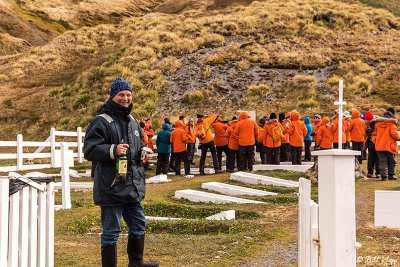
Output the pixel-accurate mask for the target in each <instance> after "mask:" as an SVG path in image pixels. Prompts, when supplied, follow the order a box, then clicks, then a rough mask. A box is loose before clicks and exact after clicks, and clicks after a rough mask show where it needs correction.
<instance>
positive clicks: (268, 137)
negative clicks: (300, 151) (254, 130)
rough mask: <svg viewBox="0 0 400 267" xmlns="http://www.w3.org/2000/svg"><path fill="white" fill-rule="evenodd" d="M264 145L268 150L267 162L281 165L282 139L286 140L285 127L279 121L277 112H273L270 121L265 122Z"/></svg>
mask: <svg viewBox="0 0 400 267" xmlns="http://www.w3.org/2000/svg"><path fill="white" fill-rule="evenodd" d="M261 134H263V135H264V138H263V140H264V146H265V147H266V150H267V153H266V154H267V164H273V165H279V164H280V156H281V154H280V147H281V145H282V143H281V142H282V141H284V140H285V138H286V137H285V135H284V133H283V127H282V125H281V124H280V123H279V122H278V120H277V117H276V114H275V113H273V112H272V113H271V114H270V116H269V120H268V122H267V123H266V124H265V127H264V131H263V132H262V133H261Z"/></svg>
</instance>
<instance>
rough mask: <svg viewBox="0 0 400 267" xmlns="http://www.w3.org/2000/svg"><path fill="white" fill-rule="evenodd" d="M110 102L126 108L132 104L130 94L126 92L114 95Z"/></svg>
mask: <svg viewBox="0 0 400 267" xmlns="http://www.w3.org/2000/svg"><path fill="white" fill-rule="evenodd" d="M112 101H114V102H115V103H117V104H119V105H121V106H123V107H126V108H127V107H129V105H130V104H131V103H132V93H131V92H130V91H128V90H123V91H121V92H119V93H118V94H116V95H115V96H114V97H113V98H112Z"/></svg>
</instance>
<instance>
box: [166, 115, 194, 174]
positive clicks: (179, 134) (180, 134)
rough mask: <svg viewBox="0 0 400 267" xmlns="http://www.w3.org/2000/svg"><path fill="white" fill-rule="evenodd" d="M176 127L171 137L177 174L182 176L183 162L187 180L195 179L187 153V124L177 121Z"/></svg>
mask: <svg viewBox="0 0 400 267" xmlns="http://www.w3.org/2000/svg"><path fill="white" fill-rule="evenodd" d="M175 127H176V128H175V130H173V131H172V133H171V137H170V141H171V144H172V149H173V152H174V153H175V174H176V175H181V162H182V161H183V164H184V168H185V178H193V175H192V174H191V173H190V162H189V158H188V155H187V152H186V143H187V141H188V140H189V136H188V133H187V132H186V131H185V124H184V123H183V121H181V120H177V121H176V123H175Z"/></svg>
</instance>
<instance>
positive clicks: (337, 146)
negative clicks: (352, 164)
mask: <svg viewBox="0 0 400 267" xmlns="http://www.w3.org/2000/svg"><path fill="white" fill-rule="evenodd" d="M333 148H339V144H338V143H333ZM342 149H346V143H343V144H342Z"/></svg>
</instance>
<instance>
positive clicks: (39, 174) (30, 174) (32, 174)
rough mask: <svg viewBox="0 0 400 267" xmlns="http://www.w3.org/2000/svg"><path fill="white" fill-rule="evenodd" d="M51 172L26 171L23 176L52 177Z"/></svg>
mask: <svg viewBox="0 0 400 267" xmlns="http://www.w3.org/2000/svg"><path fill="white" fill-rule="evenodd" d="M53 176H54V175H53V174H48V173H43V172H28V173H27V174H25V177H53Z"/></svg>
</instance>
